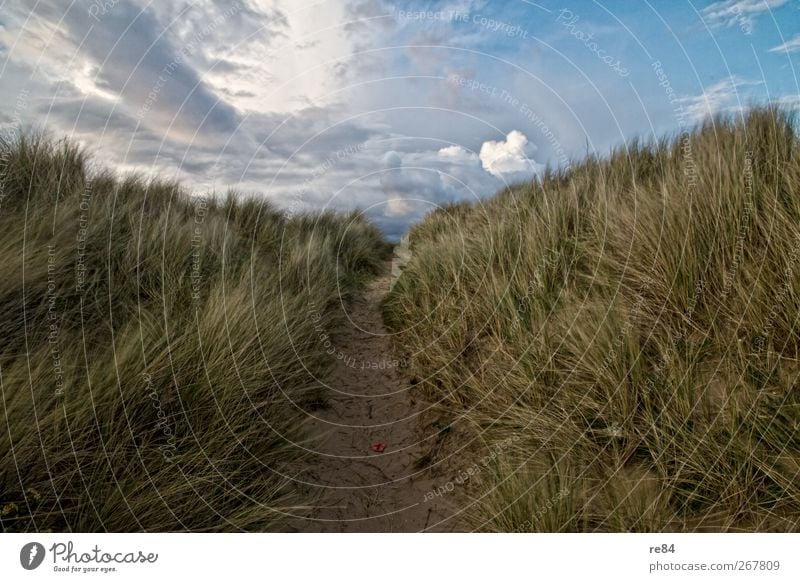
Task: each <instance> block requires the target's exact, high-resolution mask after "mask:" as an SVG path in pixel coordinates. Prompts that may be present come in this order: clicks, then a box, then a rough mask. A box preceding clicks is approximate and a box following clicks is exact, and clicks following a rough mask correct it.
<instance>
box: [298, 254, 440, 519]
mask: <svg viewBox="0 0 800 582" xmlns="http://www.w3.org/2000/svg"><path fill="white" fill-rule="evenodd" d="M384 271H385V272H384V274H383V275H381V276H380V277H378V278H377V279H376V280H374V281H373V282H372V283H371V284H370V285H369V286H368V288H367V289H366V290H365V292H364V293H363V294H361V295H360V296H359V297H357V298H356V299H355V300H354V301H353V302H352V304H350V305H349V306H348V307H347V314H348V318H349V321H348V322H347V323H346V324H345V326H344V327H343V329H341V330H339V331H338V332H337V333H336V334H335V335H334V336H333V338H332V340H333V344H334V347H335V349H336V350H337V353H338V352H339V351H341V352H342V354H343V356H344V357H343V358H342V359H341V360H339V359H337V362H336V367H335V369H334V371H333V373H332V376H331V378H330V380H329V382H328V401H329V407H327V408H325V409H323V410H319V411H317V412H316V413H315V416H316V417H317V418H316V419H315V420H313V421H312V425H311V434H312V436H314V437H316V438H315V439H314V442H315V443H319V444H317V445H316V447H317V448H316V451H317V454H316V455H314V458H313V459H312V460H311V466H310V469H309V470H308V471H307V474H306V475H305V476H304V479H303V480H304V481H306V482H309V483H314V484H316V485H317V486H320V487H323V489H324V492H323V498H322V503H321V506H320V507H318V508H316V509H315V510H314V511H313V512H312V514H311V516H310V517H309V518H308V519H304V520H295V522H294V523H293V524H292V529H295V530H298V531H308V532H418V531H450V530H452V528H453V524H451V523H450V522H451V521H454V520H450V521H446V518H448V517H449V516H452V515H453V513H454V509H453V507H452V506H451V505H450V506H448V505H447V504H448V503H452V500H451V499H446V498H444V497H435V498H433V499H429V500H426V493H429V492H430V491H432V490H434V489H435V488H436V487H437V485H439V482H438V481H436V480H435V479H434V478H433V477H432V475H431V469H430V468H428V467H427V466H426V462H425V458H426V455H428V454H429V453H430V451H431V450H432V448H434V447H435V446H436V443H437V436H438V432H437V430H436V429H435V428H433V426H432V425H431V424H430V422H428V423H427V427H426V423H425V421H423V420H421V418H422V417H424V416H426V415H420V413H421V412H422V411H423V410H424V409H425V405H424V402H422V401H420V400H419V398H418V396H417V395H416V394H415V392H416V389H415V388H414V387H413V385H412V382H411V377H410V376H409V374H408V371H407V368H406V367H405V366H403V365H402V360H400V362H399V364H400V365H398V356H397V355H396V354H394V353H393V351H392V346H391V340H390V336H389V335H388V332H387V330H386V328H385V327H384V325H383V320H382V317H381V312H380V301H381V299H382V298H383V296H384V295H385V294H386V293H387V292H388V291H389V286H390V284H391V281H392V274H391V272H390V269H389V268H388V265H387V267H386V268H385V269H384ZM374 443H385V444H386V449H385V450H384V452H382V453H380V452H375V451H373V450H372V448H371V447H372V445H373V444H374ZM428 497H429V498H430V497H431V495H428Z"/></svg>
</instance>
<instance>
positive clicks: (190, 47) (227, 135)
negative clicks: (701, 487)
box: [0, 0, 800, 237]
mask: <svg viewBox="0 0 800 582" xmlns="http://www.w3.org/2000/svg"><path fill="white" fill-rule="evenodd" d="M1 6H2V8H0V63H2V64H1V65H0V76H2V83H0V94H1V96H2V97H1V98H0V125H1V126H2V127H1V128H0V129H2V131H3V132H5V133H6V134H7V135H8V134H13V133H14V132H18V131H19V130H20V129H25V128H30V127H36V128H47V129H48V130H49V131H50V132H51V133H53V134H55V135H58V136H60V135H70V136H72V138H73V139H75V140H77V141H79V142H81V143H82V144H84V145H85V146H86V147H87V148H89V150H90V151H92V152H93V153H94V154H95V156H96V157H97V158H99V159H101V160H103V161H104V162H107V163H109V164H112V165H113V167H114V168H116V169H118V170H119V171H120V172H121V173H122V172H129V171H137V172H142V173H152V172H159V173H161V174H162V175H166V176H168V177H170V178H180V179H181V180H183V181H185V182H186V183H187V185H191V186H192V187H193V188H194V189H195V191H196V192H198V193H207V192H210V191H215V192H224V191H225V190H227V188H228V187H233V188H235V189H236V190H238V191H241V192H245V193H258V194H259V195H262V196H265V197H268V198H270V199H272V200H274V201H275V202H276V203H277V204H279V205H280V206H282V207H284V208H286V209H287V210H289V211H292V212H294V211H298V210H302V209H305V208H320V207H334V208H353V207H358V208H361V209H364V210H365V211H366V212H368V213H369V215H370V216H371V217H372V218H373V219H374V220H376V221H377V222H378V223H379V224H380V225H381V226H382V227H383V228H384V230H385V231H386V232H387V234H389V235H390V236H393V237H396V236H398V235H399V234H400V233H401V232H403V230H404V229H405V228H407V226H408V224H409V223H411V222H413V221H415V220H418V219H419V218H420V217H421V216H422V215H423V214H424V213H426V212H427V211H429V210H431V209H432V208H434V207H436V205H438V204H442V203H445V202H449V201H457V200H476V199H478V198H481V197H486V196H489V195H491V194H492V193H494V192H496V191H497V190H498V189H500V188H502V187H503V185H504V184H505V183H511V182H514V181H518V180H521V179H525V178H529V177H531V176H533V175H535V174H536V173H537V172H541V171H542V169H543V168H544V167H546V166H547V165H551V166H560V165H566V164H569V163H570V161H571V160H576V159H579V158H580V157H581V156H583V155H584V154H585V153H586V152H587V151H596V152H600V153H605V152H607V151H608V150H609V148H610V147H613V146H615V145H619V144H621V143H623V142H624V141H625V140H626V139H629V138H631V137H635V136H639V137H649V136H652V135H662V134H663V133H665V132H675V131H678V130H680V129H681V128H682V127H689V126H691V125H692V124H693V123H695V122H696V121H698V120H701V119H702V118H703V117H704V116H706V115H708V114H709V113H716V112H731V113H736V112H738V111H740V110H741V108H742V107H745V106H747V105H748V104H750V103H761V102H766V101H768V100H770V101H779V102H781V103H783V104H784V105H786V106H787V107H793V108H794V107H798V106H800V88H799V86H798V78H797V72H798V71H797V65H800V2H798V1H797V0H724V1H719V2H703V1H701V0H695V1H693V2H692V1H688V0H674V1H669V2H667V1H664V0H642V1H641V2H628V1H624V0H618V1H607V2H603V1H599V0H598V1H594V2H589V1H581V2H578V1H573V2H569V3H564V2H553V1H548V0H542V1H541V2H529V1H527V0H508V1H504V2H499V1H494V2H488V1H481V0H453V1H445V2H392V1H389V0H352V1H348V0H331V1H321V2H312V1H308V0H291V1H290V0H174V1H171V2H170V1H167V0H161V1H159V2H149V1H148V0H94V1H88V0H75V1H73V2H72V3H70V2H67V1H64V0H39V1H37V2H33V1H27V0H26V1H22V0H11V1H9V0H6V1H5V2H3V3H2V4H1Z"/></svg>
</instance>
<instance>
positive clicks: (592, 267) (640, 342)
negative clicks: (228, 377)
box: [385, 108, 800, 531]
mask: <svg viewBox="0 0 800 582" xmlns="http://www.w3.org/2000/svg"><path fill="white" fill-rule="evenodd" d="M798 145H799V144H798V137H797V134H796V132H795V122H794V119H793V118H792V116H791V115H789V114H787V113H786V112H784V111H782V110H779V109H773V108H761V109H753V110H751V111H749V112H747V113H746V114H745V115H743V116H739V117H717V118H716V119H713V120H709V121H707V122H706V123H704V124H702V125H701V126H699V127H697V128H695V129H693V130H692V131H691V132H688V133H685V134H682V135H678V136H674V137H671V138H665V139H661V140H658V141H654V142H642V141H638V142H634V143H631V144H628V145H627V146H626V147H624V148H619V149H617V150H616V151H613V152H612V153H611V154H610V155H609V156H607V157H605V158H600V157H589V158H588V159H586V160H584V161H582V162H581V163H579V164H575V165H573V167H571V168H570V169H566V170H561V171H547V172H546V173H545V174H544V175H543V176H542V177H541V178H540V179H538V180H535V181H533V182H531V183H529V184H523V185H519V186H515V187H512V188H509V189H507V190H505V191H503V192H501V193H499V194H498V195H497V196H495V197H494V198H492V199H490V200H487V201H484V202H483V203H481V204H478V205H475V206H474V207H471V206H468V205H464V204H461V205H455V206H450V207H446V208H443V209H440V210H438V211H436V212H434V213H432V214H431V215H429V216H428V217H427V219H426V220H424V221H423V222H422V224H420V225H419V226H417V227H416V228H414V229H413V230H412V232H411V235H410V240H411V248H412V251H413V257H412V259H411V260H410V262H409V263H408V264H407V265H406V269H405V271H404V272H403V274H402V276H401V277H400V279H399V280H398V281H397V283H396V285H395V286H394V288H393V291H392V293H391V294H390V296H389V298H388V299H387V301H386V305H385V310H386V317H387V320H388V322H389V323H390V325H392V326H393V327H394V328H395V329H396V330H397V331H400V330H404V331H402V334H401V335H400V337H401V338H402V339H403V341H404V343H405V345H406V347H407V348H408V349H409V351H410V352H411V353H412V354H413V358H412V362H413V369H414V372H415V373H416V374H417V376H418V377H419V379H420V383H421V384H422V386H424V387H425V389H426V391H427V394H428V395H429V396H430V397H431V398H433V399H434V400H436V401H437V402H439V405H440V408H441V409H443V410H445V411H448V412H449V413H450V415H451V417H452V418H453V419H454V422H459V423H462V424H464V425H467V426H469V427H471V429H470V430H472V434H473V435H474V440H473V441H472V443H463V444H459V450H460V451H461V454H463V459H464V461H463V464H464V466H467V465H469V461H467V460H466V459H467V458H469V457H470V455H472V454H475V451H476V450H480V448H481V447H483V446H492V444H493V443H500V442H504V443H510V444H508V445H507V446H505V448H504V450H503V451H502V452H501V453H500V454H499V455H498V457H497V459H496V462H493V463H492V464H491V467H490V469H491V470H489V471H483V472H481V474H480V484H479V487H478V489H477V491H476V493H475V499H474V500H473V501H472V502H471V503H470V504H469V507H468V508H467V510H466V512H465V513H466V515H467V518H468V523H469V526H470V527H473V528H476V529H479V530H486V531H797V530H798V529H800V527H798V524H799V523H800V389H799V388H798V373H800V365H798V356H799V351H798V348H799V347H800V336H799V335H798V329H797V324H798V315H800V149H798ZM510 437H513V438H510ZM478 443H481V444H480V445H479V444H478ZM461 458H462V457H460V456H458V455H457V456H456V457H451V458H450V459H449V460H448V461H447V463H455V465H458V464H459V461H460V460H461Z"/></svg>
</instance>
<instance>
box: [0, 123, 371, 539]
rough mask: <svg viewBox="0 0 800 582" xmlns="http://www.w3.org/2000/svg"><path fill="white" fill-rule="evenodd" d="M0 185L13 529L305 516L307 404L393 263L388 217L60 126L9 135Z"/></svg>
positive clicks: (239, 524)
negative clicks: (130, 165) (242, 180)
mask: <svg viewBox="0 0 800 582" xmlns="http://www.w3.org/2000/svg"><path fill="white" fill-rule="evenodd" d="M0 194H1V195H2V196H1V198H2V202H1V203H0V318H1V319H0V321H2V336H1V337H0V374H1V375H2V400H1V402H0V405H1V406H2V417H3V419H4V420H5V421H6V422H5V426H4V427H3V429H2V430H0V517H1V518H2V522H0V525H2V529H3V530H6V531H30V530H34V529H38V530H46V529H52V530H56V531H62V530H76V531H98V530H110V531H136V530H176V529H188V530H198V531H209V530H224V531H232V530H239V529H245V530H271V529H277V528H280V527H281V524H282V523H283V519H284V515H283V512H291V513H302V511H304V508H305V507H307V506H308V505H309V504H310V503H311V502H313V497H311V496H310V495H311V493H312V492H309V491H304V490H303V488H301V487H297V486H295V485H294V484H293V483H292V481H291V479H290V477H291V476H292V475H293V474H295V473H297V471H298V469H299V467H300V466H301V465H302V462H303V455H302V449H301V448H299V447H298V446H296V445H294V444H293V441H297V440H298V439H302V438H303V431H302V422H301V421H300V419H301V418H302V417H303V413H302V411H301V410H300V409H298V407H299V408H308V407H310V406H314V404H315V402H318V399H319V398H320V394H319V393H317V385H316V383H315V382H314V380H313V378H312V375H316V376H320V375H324V374H325V372H326V370H327V367H328V364H330V358H328V357H326V356H325V354H324V348H323V345H322V342H321V341H320V335H321V334H323V333H324V331H325V330H330V329H331V328H332V326H333V325H335V323H336V321H337V317H338V316H337V313H338V311H337V309H336V308H337V307H338V302H339V297H340V296H341V295H342V294H344V295H346V294H348V293H349V292H350V291H351V290H353V288H354V286H355V285H357V283H358V281H359V279H362V278H363V277H364V276H365V275H367V274H369V273H370V272H373V271H374V270H375V269H376V267H377V265H378V264H379V262H380V260H381V257H380V249H381V248H382V247H383V245H384V243H383V242H382V239H381V236H380V234H379V232H378V231H377V230H376V229H375V228H373V227H372V226H370V225H369V224H367V223H366V222H365V221H363V220H362V219H360V218H359V217H358V216H356V215H355V214H354V215H349V216H344V215H335V214H330V213H327V214H315V215H301V216H297V217H293V218H290V219H287V218H286V217H285V216H284V215H283V214H281V213H280V212H277V211H276V210H274V209H273V208H271V207H270V206H269V205H268V204H265V203H263V202H262V201H256V200H243V201H236V200H235V199H234V198H233V197H231V196H229V197H227V198H226V199H224V200H213V199H211V200H209V199H205V200H204V199H199V198H192V197H190V196H188V195H187V193H186V192H184V191H183V190H182V189H181V188H180V187H179V186H177V185H174V184H169V183H163V182H145V181H143V180H141V179H137V178H128V179H122V180H118V179H115V178H113V177H112V176H111V175H110V174H109V173H107V172H105V171H102V170H95V171H91V170H90V169H89V165H88V162H87V159H86V158H85V156H84V154H83V153H82V152H81V151H80V150H79V149H77V148H75V147H73V146H72V145H70V144H69V143H66V142H57V143H55V142H52V141H50V140H47V139H42V138H33V139H31V138H25V139H23V140H22V141H20V142H18V143H14V144H7V143H3V144H0ZM312 307H313V312H312V311H311V309H312ZM318 316H319V321H317V317H318Z"/></svg>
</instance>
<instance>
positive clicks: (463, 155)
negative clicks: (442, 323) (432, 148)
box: [439, 145, 478, 163]
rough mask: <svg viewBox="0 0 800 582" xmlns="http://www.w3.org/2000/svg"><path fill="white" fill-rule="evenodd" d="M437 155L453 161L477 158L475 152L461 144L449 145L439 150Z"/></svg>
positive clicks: (466, 160)
mask: <svg viewBox="0 0 800 582" xmlns="http://www.w3.org/2000/svg"><path fill="white" fill-rule="evenodd" d="M439 157H441V158H444V159H446V160H449V161H451V162H453V163H469V162H475V161H477V160H478V156H477V154H476V153H475V152H468V151H467V150H465V149H464V148H462V147H461V146H457V145H451V146H448V147H446V148H442V149H440V150H439Z"/></svg>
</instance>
